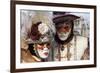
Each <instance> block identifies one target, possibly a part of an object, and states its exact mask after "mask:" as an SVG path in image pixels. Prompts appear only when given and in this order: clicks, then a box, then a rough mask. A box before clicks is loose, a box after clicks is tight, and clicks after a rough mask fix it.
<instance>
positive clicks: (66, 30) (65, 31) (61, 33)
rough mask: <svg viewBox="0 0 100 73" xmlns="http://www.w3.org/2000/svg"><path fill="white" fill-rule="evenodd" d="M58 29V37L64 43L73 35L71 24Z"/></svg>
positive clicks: (65, 24)
mask: <svg viewBox="0 0 100 73" xmlns="http://www.w3.org/2000/svg"><path fill="white" fill-rule="evenodd" d="M56 28H57V35H58V37H59V39H60V40H62V41H64V40H66V39H67V38H68V37H69V35H70V33H71V24H69V23H63V24H59V25H58V26H57V27H56Z"/></svg>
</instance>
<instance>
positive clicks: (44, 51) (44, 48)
mask: <svg viewBox="0 0 100 73" xmlns="http://www.w3.org/2000/svg"><path fill="white" fill-rule="evenodd" d="M49 49H50V44H48V43H45V44H38V45H37V52H38V55H39V56H40V58H42V59H45V58H47V57H48V56H49Z"/></svg>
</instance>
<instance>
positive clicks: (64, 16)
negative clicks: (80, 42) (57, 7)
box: [53, 13, 80, 25]
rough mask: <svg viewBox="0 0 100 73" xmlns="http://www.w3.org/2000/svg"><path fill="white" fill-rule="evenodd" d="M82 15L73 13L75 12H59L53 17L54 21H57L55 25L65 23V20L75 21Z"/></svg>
mask: <svg viewBox="0 0 100 73" xmlns="http://www.w3.org/2000/svg"><path fill="white" fill-rule="evenodd" d="M78 18H80V17H78V16H76V15H73V14H69V13H68V14H65V13H63V14H59V15H58V14H57V15H55V16H54V18H53V22H54V23H55V25H57V24H59V23H63V22H70V21H74V20H75V19H78Z"/></svg>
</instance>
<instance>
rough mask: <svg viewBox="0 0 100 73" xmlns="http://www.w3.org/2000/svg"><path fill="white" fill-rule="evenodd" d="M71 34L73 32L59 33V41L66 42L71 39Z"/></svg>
mask: <svg viewBox="0 0 100 73" xmlns="http://www.w3.org/2000/svg"><path fill="white" fill-rule="evenodd" d="M70 32H71V31H69V32H66V33H64V32H62V33H58V37H59V39H60V40H62V41H64V40H66V39H67V38H68V37H69V35H70Z"/></svg>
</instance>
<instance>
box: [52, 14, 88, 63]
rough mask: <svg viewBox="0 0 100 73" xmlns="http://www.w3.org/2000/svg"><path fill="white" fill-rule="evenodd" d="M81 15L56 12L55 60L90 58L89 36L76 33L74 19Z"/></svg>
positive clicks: (54, 20)
mask: <svg viewBox="0 0 100 73" xmlns="http://www.w3.org/2000/svg"><path fill="white" fill-rule="evenodd" d="M79 18H80V17H78V16H76V15H73V14H69V13H66V12H54V18H53V23H54V24H55V28H56V34H55V36H54V37H55V43H56V44H55V46H54V48H53V49H54V61H71V60H72V61H73V60H88V59H89V46H88V38H86V37H83V36H77V35H74V32H73V30H74V20H76V19H79Z"/></svg>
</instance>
